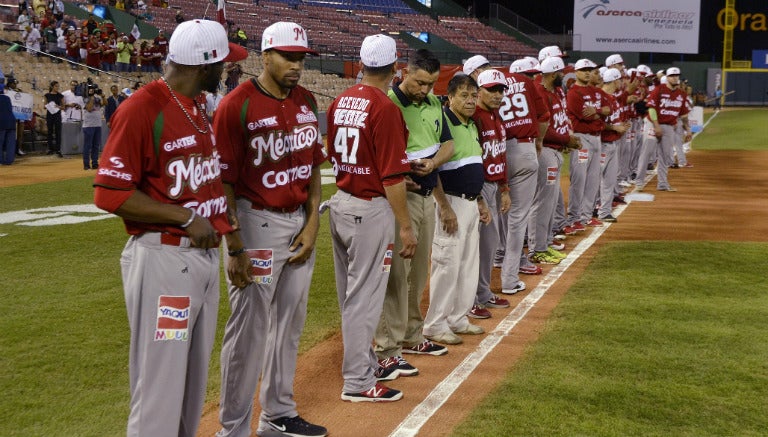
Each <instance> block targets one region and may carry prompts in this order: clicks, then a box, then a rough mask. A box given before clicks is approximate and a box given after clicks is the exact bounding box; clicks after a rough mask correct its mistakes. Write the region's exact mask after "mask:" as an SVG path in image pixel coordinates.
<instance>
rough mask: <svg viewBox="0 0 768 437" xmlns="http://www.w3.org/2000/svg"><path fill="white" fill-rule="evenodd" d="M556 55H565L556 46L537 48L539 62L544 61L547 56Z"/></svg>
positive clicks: (560, 56) (561, 56)
mask: <svg viewBox="0 0 768 437" xmlns="http://www.w3.org/2000/svg"><path fill="white" fill-rule="evenodd" d="M552 57H558V58H563V57H565V55H564V54H563V51H562V50H560V47H558V46H547V47H544V48H543V49H541V50H539V62H542V61H544V60H545V59H547V58H552Z"/></svg>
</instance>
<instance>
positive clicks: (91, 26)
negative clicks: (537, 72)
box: [83, 15, 99, 35]
mask: <svg viewBox="0 0 768 437" xmlns="http://www.w3.org/2000/svg"><path fill="white" fill-rule="evenodd" d="M83 27H85V28H88V34H89V35H90V34H92V33H93V32H94V31H95V30H96V28H97V27H99V23H97V22H96V18H95V17H94V16H93V15H89V16H88V18H86V19H85V21H83Z"/></svg>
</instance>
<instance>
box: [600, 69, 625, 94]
mask: <svg viewBox="0 0 768 437" xmlns="http://www.w3.org/2000/svg"><path fill="white" fill-rule="evenodd" d="M601 76H602V80H603V84H604V85H606V86H608V87H610V89H611V91H615V90H616V88H618V87H619V86H620V81H621V71H619V69H618V68H613V67H611V68H606V69H605V71H604V72H603V73H602V75H601Z"/></svg>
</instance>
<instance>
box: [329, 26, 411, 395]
mask: <svg viewBox="0 0 768 437" xmlns="http://www.w3.org/2000/svg"><path fill="white" fill-rule="evenodd" d="M360 60H361V62H362V64H363V68H362V71H363V77H362V80H361V82H360V83H359V84H358V85H355V86H353V87H351V88H349V89H347V90H346V91H345V92H343V93H342V94H341V95H340V96H338V97H337V98H336V100H334V101H333V103H332V104H331V106H330V108H329V109H328V140H329V143H332V144H333V146H332V147H329V157H330V161H331V162H332V163H333V172H334V174H335V175H336V185H337V186H338V188H339V191H338V192H336V194H334V195H333V197H332V198H331V200H330V201H329V202H328V205H329V207H330V211H331V212H330V215H331V218H330V224H331V237H332V239H333V260H334V265H335V271H336V292H337V294H338V298H339V308H340V310H341V331H342V335H343V338H344V361H343V363H342V369H341V371H342V375H343V376H344V387H343V389H342V393H341V399H343V400H345V401H351V402H391V401H396V400H399V399H400V398H402V397H403V394H402V393H401V392H400V391H399V390H394V389H391V388H388V387H387V386H385V385H383V384H381V383H379V382H377V379H395V378H396V377H397V376H409V374H408V373H406V374H403V373H402V370H401V369H400V368H399V366H398V365H394V366H379V363H378V358H377V356H376V353H375V352H374V350H373V346H372V341H373V333H374V331H375V330H376V326H377V324H378V322H379V318H380V317H381V311H382V307H383V304H384V295H385V293H386V289H387V280H388V279H389V271H390V266H391V263H392V255H393V254H392V251H393V249H394V243H395V220H397V222H398V224H399V232H400V239H401V240H402V242H403V248H402V250H401V251H400V253H399V254H400V256H401V257H403V258H411V257H412V256H413V253H414V252H415V250H416V237H415V235H414V232H413V228H412V226H411V219H410V217H409V215H408V205H407V204H406V189H405V174H407V173H409V172H410V171H411V166H410V164H409V163H408V157H407V156H406V154H405V147H406V140H405V139H406V135H407V134H406V128H405V121H404V120H403V116H402V114H401V112H400V110H399V109H398V108H397V106H395V104H394V103H392V100H390V99H389V97H387V94H386V93H387V88H388V85H389V83H390V82H391V81H392V77H394V74H395V61H396V60H397V49H396V47H395V40H394V39H392V38H391V37H389V36H386V35H372V36H368V37H366V38H365V39H364V40H363V44H362V46H361V48H360ZM371 231H373V232H371ZM388 359H391V360H397V358H395V357H393V358H388ZM384 369H389V370H390V372H389V374H388V375H386V377H384V376H385V375H383V374H382V372H383V371H384ZM414 370H415V369H414ZM395 372H396V373H397V374H393V373H395ZM413 373H415V371H414V372H413ZM383 377H384V378H383Z"/></svg>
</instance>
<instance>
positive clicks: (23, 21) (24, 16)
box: [16, 5, 31, 29]
mask: <svg viewBox="0 0 768 437" xmlns="http://www.w3.org/2000/svg"><path fill="white" fill-rule="evenodd" d="M19 8H20V9H19V10H20V12H19V18H17V19H16V24H18V25H19V29H24V28H26V26H27V24H29V23H31V21H30V19H29V12H27V9H26V8H25V9H21V5H19Z"/></svg>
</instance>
